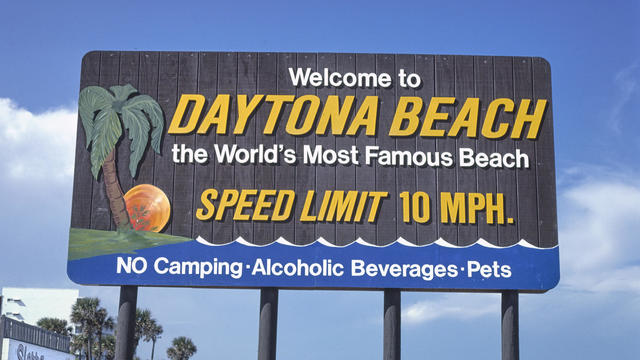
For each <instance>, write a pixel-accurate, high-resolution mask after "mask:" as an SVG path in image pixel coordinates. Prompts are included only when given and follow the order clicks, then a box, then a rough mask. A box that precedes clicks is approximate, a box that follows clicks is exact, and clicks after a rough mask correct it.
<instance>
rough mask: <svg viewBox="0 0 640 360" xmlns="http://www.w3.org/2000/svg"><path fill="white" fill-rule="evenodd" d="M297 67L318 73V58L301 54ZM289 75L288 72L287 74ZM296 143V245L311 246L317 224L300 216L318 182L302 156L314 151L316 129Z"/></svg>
mask: <svg viewBox="0 0 640 360" xmlns="http://www.w3.org/2000/svg"><path fill="white" fill-rule="evenodd" d="M296 61H297V66H298V67H299V68H302V69H306V68H311V70H312V71H317V70H316V69H317V68H318V58H317V54H315V53H300V54H297V59H296ZM287 73H288V72H287ZM296 95H297V96H298V97H300V96H303V95H316V88H315V87H314V86H311V85H307V86H306V87H305V86H298V87H297V89H296ZM306 109H307V110H306V111H303V112H302V113H301V115H300V118H299V119H298V124H302V122H303V121H305V119H306V117H307V114H308V111H309V106H307V108H306ZM321 110H322V107H319V108H318V112H317V113H316V116H315V119H314V124H315V123H316V121H317V119H318V117H319V115H318V114H319V113H320V111H321ZM295 142H296V154H297V156H298V165H297V166H296V182H295V189H296V196H297V197H298V199H297V201H296V207H295V234H296V244H309V243H312V242H314V241H315V240H316V231H315V224H314V223H312V222H304V223H303V222H301V221H300V220H299V216H300V214H301V213H302V209H303V206H304V203H305V197H306V194H307V191H309V190H314V189H315V182H316V167H315V165H306V164H304V163H303V162H302V155H303V153H304V146H309V147H311V148H312V149H313V148H314V147H315V145H316V136H315V127H312V130H311V131H310V133H309V134H307V135H302V136H297V137H295Z"/></svg>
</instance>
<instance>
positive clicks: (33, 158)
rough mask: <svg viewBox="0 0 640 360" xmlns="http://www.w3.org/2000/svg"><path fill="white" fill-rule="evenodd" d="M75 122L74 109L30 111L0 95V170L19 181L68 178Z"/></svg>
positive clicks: (65, 179) (72, 154) (71, 171)
mask: <svg viewBox="0 0 640 360" xmlns="http://www.w3.org/2000/svg"><path fill="white" fill-rule="evenodd" d="M76 126H77V111H76V109H72V108H58V109H51V110H47V111H45V112H42V113H38V114H34V113H32V112H30V111H29V110H27V109H24V108H21V107H19V106H18V105H17V104H16V103H15V102H13V101H12V100H11V99H7V98H0V152H2V154H3V159H4V160H3V161H2V162H1V163H0V164H1V165H0V169H1V170H2V171H1V173H2V174H3V176H5V177H8V178H10V179H12V180H19V181H20V180H36V181H37V180H44V179H47V180H53V181H68V180H69V179H70V178H71V177H72V176H73V162H74V149H75V138H76Z"/></svg>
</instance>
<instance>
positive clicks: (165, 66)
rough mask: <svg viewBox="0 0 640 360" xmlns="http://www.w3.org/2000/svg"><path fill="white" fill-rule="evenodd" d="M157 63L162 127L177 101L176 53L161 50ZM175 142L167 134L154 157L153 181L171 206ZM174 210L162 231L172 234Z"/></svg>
mask: <svg viewBox="0 0 640 360" xmlns="http://www.w3.org/2000/svg"><path fill="white" fill-rule="evenodd" d="M159 56H160V58H159V64H158V67H159V68H158V99H157V101H158V104H159V105H160V107H161V108H162V111H163V113H164V128H165V129H168V128H169V123H170V122H171V119H172V117H173V114H174V113H175V111H176V105H177V101H178V53H175V52H163V53H160V55H159ZM174 142H175V136H173V135H167V134H166V130H165V137H164V139H163V140H162V143H161V145H162V149H161V154H160V155H158V154H156V155H155V159H154V164H153V166H154V183H155V185H156V186H157V187H158V188H160V189H162V191H164V193H165V194H166V195H167V197H168V198H169V201H170V202H171V205H172V206H173V199H174V196H173V174H174V167H175V166H174V163H173V159H172V154H171V148H172V146H173V144H174ZM174 213H175V211H172V212H171V219H170V221H169V223H168V224H167V226H166V227H165V230H164V232H165V233H167V234H173V232H172V230H173V224H174V221H173V216H174Z"/></svg>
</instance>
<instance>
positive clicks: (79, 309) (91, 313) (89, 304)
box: [71, 298, 100, 360]
mask: <svg viewBox="0 0 640 360" xmlns="http://www.w3.org/2000/svg"><path fill="white" fill-rule="evenodd" d="M99 305H100V300H99V299H98V298H79V299H78V300H76V302H75V304H73V306H72V307H71V322H73V323H75V324H78V325H79V326H80V329H81V334H82V340H84V342H85V343H84V346H83V347H84V349H85V356H86V359H87V360H91V358H92V356H91V355H92V354H91V343H92V342H93V337H94V335H95V323H96V322H95V317H96V312H97V311H98V307H99Z"/></svg>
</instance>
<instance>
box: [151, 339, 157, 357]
mask: <svg viewBox="0 0 640 360" xmlns="http://www.w3.org/2000/svg"><path fill="white" fill-rule="evenodd" d="M155 347H156V341H155V340H153V342H152V343H151V360H153V350H154V349H155Z"/></svg>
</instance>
